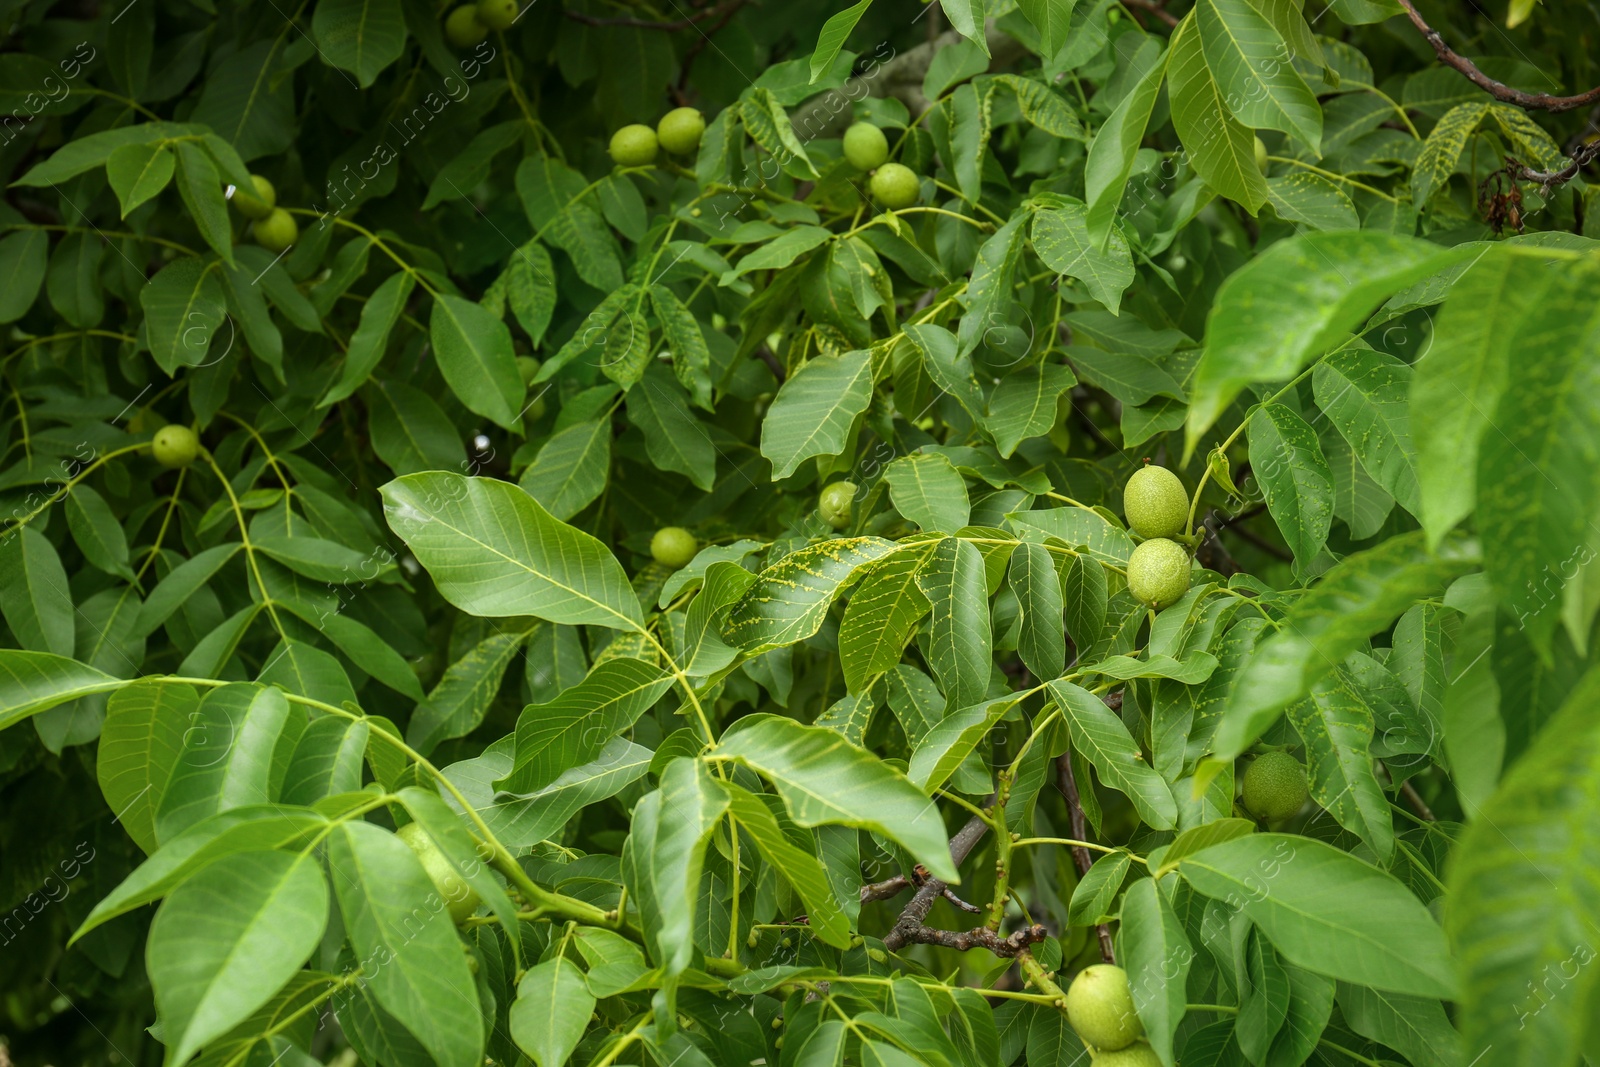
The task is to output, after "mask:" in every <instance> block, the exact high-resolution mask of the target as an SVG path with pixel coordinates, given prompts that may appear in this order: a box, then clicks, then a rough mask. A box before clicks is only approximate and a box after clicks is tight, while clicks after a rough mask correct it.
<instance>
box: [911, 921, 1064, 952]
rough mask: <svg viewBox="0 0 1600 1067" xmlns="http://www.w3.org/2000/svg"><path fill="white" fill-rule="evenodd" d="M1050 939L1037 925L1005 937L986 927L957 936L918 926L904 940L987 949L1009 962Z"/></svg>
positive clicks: (1047, 933) (954, 933) (929, 927)
mask: <svg viewBox="0 0 1600 1067" xmlns="http://www.w3.org/2000/svg"><path fill="white" fill-rule="evenodd" d="M896 929H898V924H897V926H896ZM892 934H893V931H891V935H892ZM1049 936H1050V931H1048V930H1046V929H1045V928H1044V927H1043V926H1040V925H1039V924H1038V923H1034V924H1033V925H1032V926H1024V927H1022V928H1021V929H1019V930H1014V931H1012V933H1011V934H1010V936H1008V937H1001V936H1000V935H999V934H997V933H995V932H994V931H993V930H991V929H989V928H988V927H987V926H979V927H977V928H975V929H972V930H967V931H964V932H962V933H957V932H956V931H954V930H937V929H935V928H933V927H931V926H923V925H922V924H921V923H917V924H916V925H915V926H914V927H912V928H911V929H910V930H909V931H908V932H907V934H906V937H905V940H906V941H909V942H911V943H913V944H918V945H939V946H941V947H943V948H953V949H956V950H958V951H960V952H965V951H966V950H967V949H969V948H986V949H988V950H989V951H990V952H993V953H994V954H995V955H996V956H999V957H1001V958H1003V959H1012V958H1015V957H1016V956H1017V955H1018V954H1019V953H1021V952H1022V951H1023V950H1024V949H1026V948H1027V947H1028V946H1029V945H1033V944H1037V943H1038V942H1040V941H1043V940H1044V939H1045V938H1047V937H1049ZM884 944H885V945H887V944H889V941H888V938H885V939H884Z"/></svg>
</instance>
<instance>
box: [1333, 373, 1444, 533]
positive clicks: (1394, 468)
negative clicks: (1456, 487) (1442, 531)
mask: <svg viewBox="0 0 1600 1067" xmlns="http://www.w3.org/2000/svg"><path fill="white" fill-rule="evenodd" d="M1436 343H1437V342H1436ZM1430 356H1431V353H1430ZM1411 376H1412V371H1411V366H1410V364H1407V363H1402V362H1400V361H1399V360H1398V359H1395V358H1394V357H1393V356H1389V355H1385V354H1384V353H1382V352H1374V351H1373V350H1372V349H1370V348H1353V347H1352V348H1344V349H1341V350H1339V351H1338V352H1335V353H1333V354H1332V355H1330V356H1328V357H1327V358H1326V359H1324V360H1323V361H1322V362H1321V363H1318V364H1317V367H1316V370H1314V371H1313V372H1312V374H1311V384H1312V388H1313V390H1314V391H1315V393H1316V398H1317V406H1318V407H1320V408H1321V409H1322V411H1323V413H1324V414H1326V415H1327V416H1328V421H1329V422H1331V423H1333V425H1334V426H1336V427H1337V428H1338V430H1339V432H1340V433H1341V434H1343V435H1344V439H1345V440H1346V441H1348V442H1350V447H1351V448H1352V449H1353V450H1354V451H1355V453H1356V455H1357V457H1359V458H1360V460H1361V464H1362V466H1363V467H1365V468H1366V470H1367V473H1368V474H1369V475H1371V476H1372V480H1373V481H1375V482H1377V483H1378V484H1379V485H1381V486H1383V487H1384V488H1385V489H1386V490H1388V491H1389V495H1390V496H1392V497H1394V498H1395V500H1397V501H1398V502H1399V504H1400V506H1401V507H1403V508H1405V509H1406V510H1407V511H1409V512H1411V513H1412V514H1413V515H1415V514H1418V513H1419V512H1420V511H1421V504H1420V502H1419V493H1418V489H1417V457H1416V452H1415V450H1414V449H1413V448H1412V445H1411V419H1410V409H1409V406H1408V404H1407V399H1408V396H1409V394H1410V392H1411Z"/></svg>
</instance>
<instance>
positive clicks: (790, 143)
mask: <svg viewBox="0 0 1600 1067" xmlns="http://www.w3.org/2000/svg"><path fill="white" fill-rule="evenodd" d="M739 117H740V118H741V119H743V120H744V129H745V132H746V133H748V134H749V135H750V139H751V140H752V141H754V142H755V143H756V144H757V145H759V146H760V147H761V150H762V151H763V152H765V153H766V154H767V155H768V156H770V157H772V158H773V159H774V160H776V161H777V162H778V163H779V165H781V166H782V167H783V168H784V169H785V170H786V171H789V172H792V173H793V174H794V175H795V176H796V177H801V178H810V179H812V180H815V179H816V178H817V177H819V175H818V174H817V169H816V167H815V166H814V165H813V164H812V162H811V157H810V156H808V155H807V154H806V147H805V145H804V143H802V142H801V140H800V138H799V137H798V136H797V135H796V134H795V131H794V124H793V122H792V121H791V120H790V118H789V113H788V112H787V111H785V110H784V108H783V105H782V104H781V103H779V102H778V98H777V97H776V96H774V95H773V93H772V90H770V89H768V88H766V87H765V86H762V85H757V86H755V87H754V88H752V89H751V90H750V95H749V96H748V97H746V98H745V99H744V100H743V101H742V102H741V103H740V105H739ZM829 236H830V237H831V236H832V235H831V234H829ZM746 258H747V259H748V258H749V257H746ZM745 269H746V268H745V266H744V264H743V263H742V262H741V263H740V265H739V270H740V272H741V273H742V272H743V271H744V270H745ZM722 284H724V285H726V284H728V281H727V277H726V276H724V278H723V283H722Z"/></svg>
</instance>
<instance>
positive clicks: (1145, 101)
mask: <svg viewBox="0 0 1600 1067" xmlns="http://www.w3.org/2000/svg"><path fill="white" fill-rule="evenodd" d="M1075 3H1076V0H1067V2H1063V0H1032V4H1031V6H1035V7H1048V8H1049V9H1050V10H1052V11H1054V10H1056V9H1059V8H1065V9H1066V12H1065V13H1064V14H1062V15H1061V17H1060V19H1059V22H1058V23H1056V24H1053V25H1052V29H1055V28H1056V25H1059V33H1060V34H1061V40H1063V41H1065V39H1066V25H1067V20H1068V18H1069V17H1070V15H1071V11H1072V8H1073V6H1074V4H1075ZM1029 6H1030V5H1023V10H1024V12H1025V13H1027V14H1028V16H1029V18H1030V19H1032V20H1033V22H1034V24H1035V25H1039V20H1038V19H1037V18H1035V17H1034V15H1033V13H1032V12H1030V11H1029V10H1028V8H1029ZM1040 32H1041V33H1043V32H1044V28H1043V27H1042V26H1041V27H1040ZM1059 50H1060V49H1059V47H1057V48H1056V49H1055V51H1059ZM1050 54H1051V55H1054V54H1055V52H1054V51H1052V52H1051V53H1050ZM1166 73H1167V54H1163V55H1162V56H1161V58H1160V59H1158V60H1157V61H1156V62H1155V63H1153V64H1152V65H1151V67H1150V69H1149V70H1147V71H1145V72H1144V74H1143V75H1142V76H1141V77H1140V78H1139V80H1138V82H1136V83H1135V84H1134V85H1133V87H1132V88H1131V89H1129V90H1128V93H1127V95H1126V96H1124V97H1123V98H1122V99H1121V100H1120V101H1119V102H1118V103H1117V107H1116V110H1115V111H1113V112H1112V113H1111V116H1110V117H1109V118H1107V119H1106V121H1105V123H1104V125H1102V126H1101V127H1100V129H1099V131H1098V132H1096V133H1095V135H1094V140H1093V141H1091V142H1090V143H1089V156H1088V159H1087V160H1085V162H1084V165H1083V175H1084V188H1085V191H1084V199H1085V200H1086V201H1087V202H1088V213H1087V215H1086V217H1085V223H1086V225H1087V227H1088V232H1089V239H1090V240H1091V241H1092V242H1093V243H1094V245H1095V246H1096V247H1103V246H1104V245H1105V243H1106V241H1107V240H1108V239H1109V238H1110V236H1111V226H1112V222H1113V220H1114V219H1115V218H1116V214H1117V208H1118V207H1119V206H1120V205H1121V204H1122V196H1123V193H1124V191H1125V190H1126V189H1127V186H1128V175H1129V174H1131V173H1132V172H1133V162H1134V158H1135V157H1136V156H1137V154H1138V151H1139V143H1140V142H1141V141H1142V140H1143V139H1144V134H1145V130H1146V129H1147V128H1148V127H1149V125H1150V116H1151V114H1152V112H1154V110H1155V106H1156V99H1157V98H1158V97H1159V96H1160V94H1161V84H1162V82H1163V81H1164V80H1165V78H1166Z"/></svg>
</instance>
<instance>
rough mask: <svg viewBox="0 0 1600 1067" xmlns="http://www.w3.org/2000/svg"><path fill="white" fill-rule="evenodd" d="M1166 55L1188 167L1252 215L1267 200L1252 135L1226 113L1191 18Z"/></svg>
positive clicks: (1174, 116)
mask: <svg viewBox="0 0 1600 1067" xmlns="http://www.w3.org/2000/svg"><path fill="white" fill-rule="evenodd" d="M1167 56H1168V61H1167V78H1168V93H1169V95H1170V96H1171V99H1172V126H1173V129H1175V130H1176V131H1177V133H1178V138H1179V140H1181V141H1182V142H1183V146H1184V148H1186V149H1187V150H1188V153H1189V162H1190V164H1191V165H1192V166H1193V167H1194V169H1195V173H1197V174H1198V175H1200V177H1201V178H1204V179H1205V182H1206V184H1207V185H1209V186H1210V187H1211V188H1212V189H1214V190H1216V192H1217V193H1218V194H1219V195H1221V196H1225V197H1227V198H1228V199H1229V200H1234V201H1237V202H1238V203H1240V204H1242V205H1243V206H1244V208H1245V209H1246V210H1247V211H1249V212H1250V213H1251V214H1254V213H1255V212H1257V211H1259V210H1260V209H1261V205H1262V204H1264V203H1266V201H1267V183H1266V181H1265V180H1264V179H1263V178H1262V177H1261V171H1260V170H1259V169H1258V168H1257V167H1256V157H1255V135H1254V134H1252V133H1251V132H1250V130H1249V129H1247V128H1246V127H1244V126H1242V125H1240V124H1239V123H1238V121H1236V120H1235V119H1234V118H1233V116H1232V115H1231V114H1230V113H1229V110H1228V108H1227V102H1226V99H1225V94H1224V92H1223V90H1222V87H1221V86H1220V85H1219V84H1218V79H1217V74H1216V72H1215V71H1213V70H1212V69H1211V67H1209V66H1208V65H1207V59H1206V54H1205V51H1204V49H1203V46H1202V44H1201V39H1200V32H1199V31H1198V30H1197V29H1196V27H1195V20H1194V18H1193V17H1192V16H1191V17H1187V18H1185V19H1184V20H1183V21H1182V22H1181V23H1179V24H1178V28H1177V29H1176V30H1174V31H1173V34H1172V44H1171V47H1170V49H1169V50H1168V52H1167ZM1285 66H1287V64H1285ZM1263 255H1264V254H1263ZM1261 258H1262V257H1261V256H1258V257H1256V261H1257V262H1259V260H1260V259H1261Z"/></svg>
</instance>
